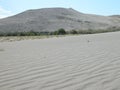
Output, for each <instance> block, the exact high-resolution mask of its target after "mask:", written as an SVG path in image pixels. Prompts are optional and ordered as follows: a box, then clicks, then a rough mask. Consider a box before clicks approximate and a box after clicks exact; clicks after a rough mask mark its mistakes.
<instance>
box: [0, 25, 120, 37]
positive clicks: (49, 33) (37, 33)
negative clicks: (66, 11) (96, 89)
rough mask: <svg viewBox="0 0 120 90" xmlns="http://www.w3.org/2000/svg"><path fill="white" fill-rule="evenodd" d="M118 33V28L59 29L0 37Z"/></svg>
mask: <svg viewBox="0 0 120 90" xmlns="http://www.w3.org/2000/svg"><path fill="white" fill-rule="evenodd" d="M115 31H120V28H116V27H111V28H109V29H106V30H92V29H89V30H71V31H66V30H65V29H63V28H61V29H58V30H56V31H53V32H48V31H44V32H37V31H33V30H31V31H28V32H7V33H5V32H0V36H43V35H65V34H95V33H105V32H115Z"/></svg>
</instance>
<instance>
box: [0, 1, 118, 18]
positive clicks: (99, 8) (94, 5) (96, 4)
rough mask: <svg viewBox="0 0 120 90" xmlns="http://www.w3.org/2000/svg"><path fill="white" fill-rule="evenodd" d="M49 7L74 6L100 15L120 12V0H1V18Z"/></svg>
mask: <svg viewBox="0 0 120 90" xmlns="http://www.w3.org/2000/svg"><path fill="white" fill-rule="evenodd" d="M47 7H65V8H73V9H75V10H78V11H80V12H83V13H89V14H99V15H113V14H120V0H0V18H2V17H6V16H11V15H14V14H17V13H20V12H23V11H25V10H29V9H40V8H47Z"/></svg>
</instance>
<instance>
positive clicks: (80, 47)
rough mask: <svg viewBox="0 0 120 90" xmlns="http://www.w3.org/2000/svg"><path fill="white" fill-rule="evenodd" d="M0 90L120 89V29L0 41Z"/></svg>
mask: <svg viewBox="0 0 120 90" xmlns="http://www.w3.org/2000/svg"><path fill="white" fill-rule="evenodd" d="M0 90H120V32H114V33H104V34H93V35H82V36H68V37H60V38H56V37H55V38H48V39H40V40H23V41H15V42H1V43H0Z"/></svg>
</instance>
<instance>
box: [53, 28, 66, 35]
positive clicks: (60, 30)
mask: <svg viewBox="0 0 120 90" xmlns="http://www.w3.org/2000/svg"><path fill="white" fill-rule="evenodd" d="M51 34H52V35H65V34H67V32H66V31H65V29H63V28H61V29H58V30H57V31H54V32H51Z"/></svg>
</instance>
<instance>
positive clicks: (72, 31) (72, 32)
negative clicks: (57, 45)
mask: <svg viewBox="0 0 120 90" xmlns="http://www.w3.org/2000/svg"><path fill="white" fill-rule="evenodd" d="M70 34H78V32H77V31H76V30H71V31H70Z"/></svg>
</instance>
